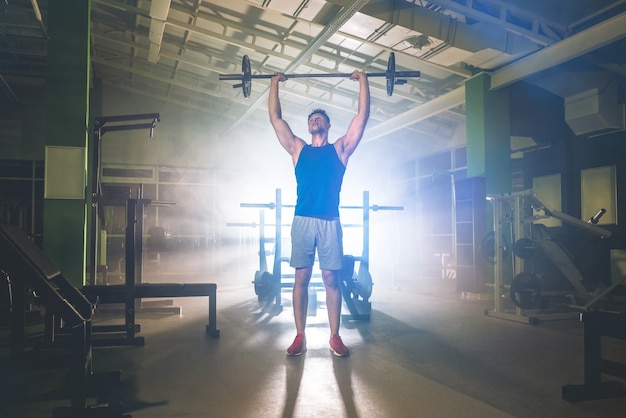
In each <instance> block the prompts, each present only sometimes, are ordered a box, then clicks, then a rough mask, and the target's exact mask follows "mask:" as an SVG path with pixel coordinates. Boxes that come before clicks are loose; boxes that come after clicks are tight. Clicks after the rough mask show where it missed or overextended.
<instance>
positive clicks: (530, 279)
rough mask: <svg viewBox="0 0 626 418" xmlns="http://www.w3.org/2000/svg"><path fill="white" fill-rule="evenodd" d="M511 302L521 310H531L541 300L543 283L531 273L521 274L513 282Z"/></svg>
mask: <svg viewBox="0 0 626 418" xmlns="http://www.w3.org/2000/svg"><path fill="white" fill-rule="evenodd" d="M510 296H511V301H513V304H514V305H515V306H517V307H518V308H521V309H530V308H532V307H533V306H535V305H537V303H539V300H540V299H541V282H540V281H539V279H538V278H537V276H535V275H534V274H531V273H520V274H518V275H517V276H515V277H514V278H513V280H512V281H511V293H510Z"/></svg>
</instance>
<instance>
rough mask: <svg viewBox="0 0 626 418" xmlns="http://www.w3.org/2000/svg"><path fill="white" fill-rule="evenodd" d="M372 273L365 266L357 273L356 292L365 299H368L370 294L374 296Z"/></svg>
mask: <svg viewBox="0 0 626 418" xmlns="http://www.w3.org/2000/svg"><path fill="white" fill-rule="evenodd" d="M373 285H374V284H373V283H372V275H371V274H370V272H369V271H368V270H367V269H365V268H359V273H358V274H357V278H356V282H354V287H355V289H356V293H357V294H358V295H359V296H361V297H362V298H363V300H368V299H369V298H370V296H372V286H373Z"/></svg>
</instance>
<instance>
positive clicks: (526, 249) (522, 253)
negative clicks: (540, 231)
mask: <svg viewBox="0 0 626 418" xmlns="http://www.w3.org/2000/svg"><path fill="white" fill-rule="evenodd" d="M513 253H514V254H515V255H516V256H518V257H519V258H521V259H522V260H529V259H530V258H532V256H533V242H532V240H531V239H529V238H520V239H518V240H517V241H515V244H513Z"/></svg>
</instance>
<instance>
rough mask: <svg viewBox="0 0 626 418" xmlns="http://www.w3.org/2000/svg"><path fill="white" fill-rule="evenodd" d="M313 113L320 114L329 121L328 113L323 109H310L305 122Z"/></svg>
mask: <svg viewBox="0 0 626 418" xmlns="http://www.w3.org/2000/svg"><path fill="white" fill-rule="evenodd" d="M315 114H320V115H322V116H324V119H326V122H327V123H330V118H329V117H328V114H327V113H326V111H325V110H324V109H313V111H311V113H309V116H308V117H307V118H306V120H307V122H308V121H309V120H310V119H311V116H313V115H315Z"/></svg>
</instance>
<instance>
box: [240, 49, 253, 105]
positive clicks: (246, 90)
mask: <svg viewBox="0 0 626 418" xmlns="http://www.w3.org/2000/svg"><path fill="white" fill-rule="evenodd" d="M241 72H242V73H243V76H242V79H241V81H242V83H241V88H242V89H243V97H245V98H246V99H247V98H248V97H250V92H251V91H252V69H251V68H250V57H248V56H247V55H244V56H243V60H242V61H241Z"/></svg>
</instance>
